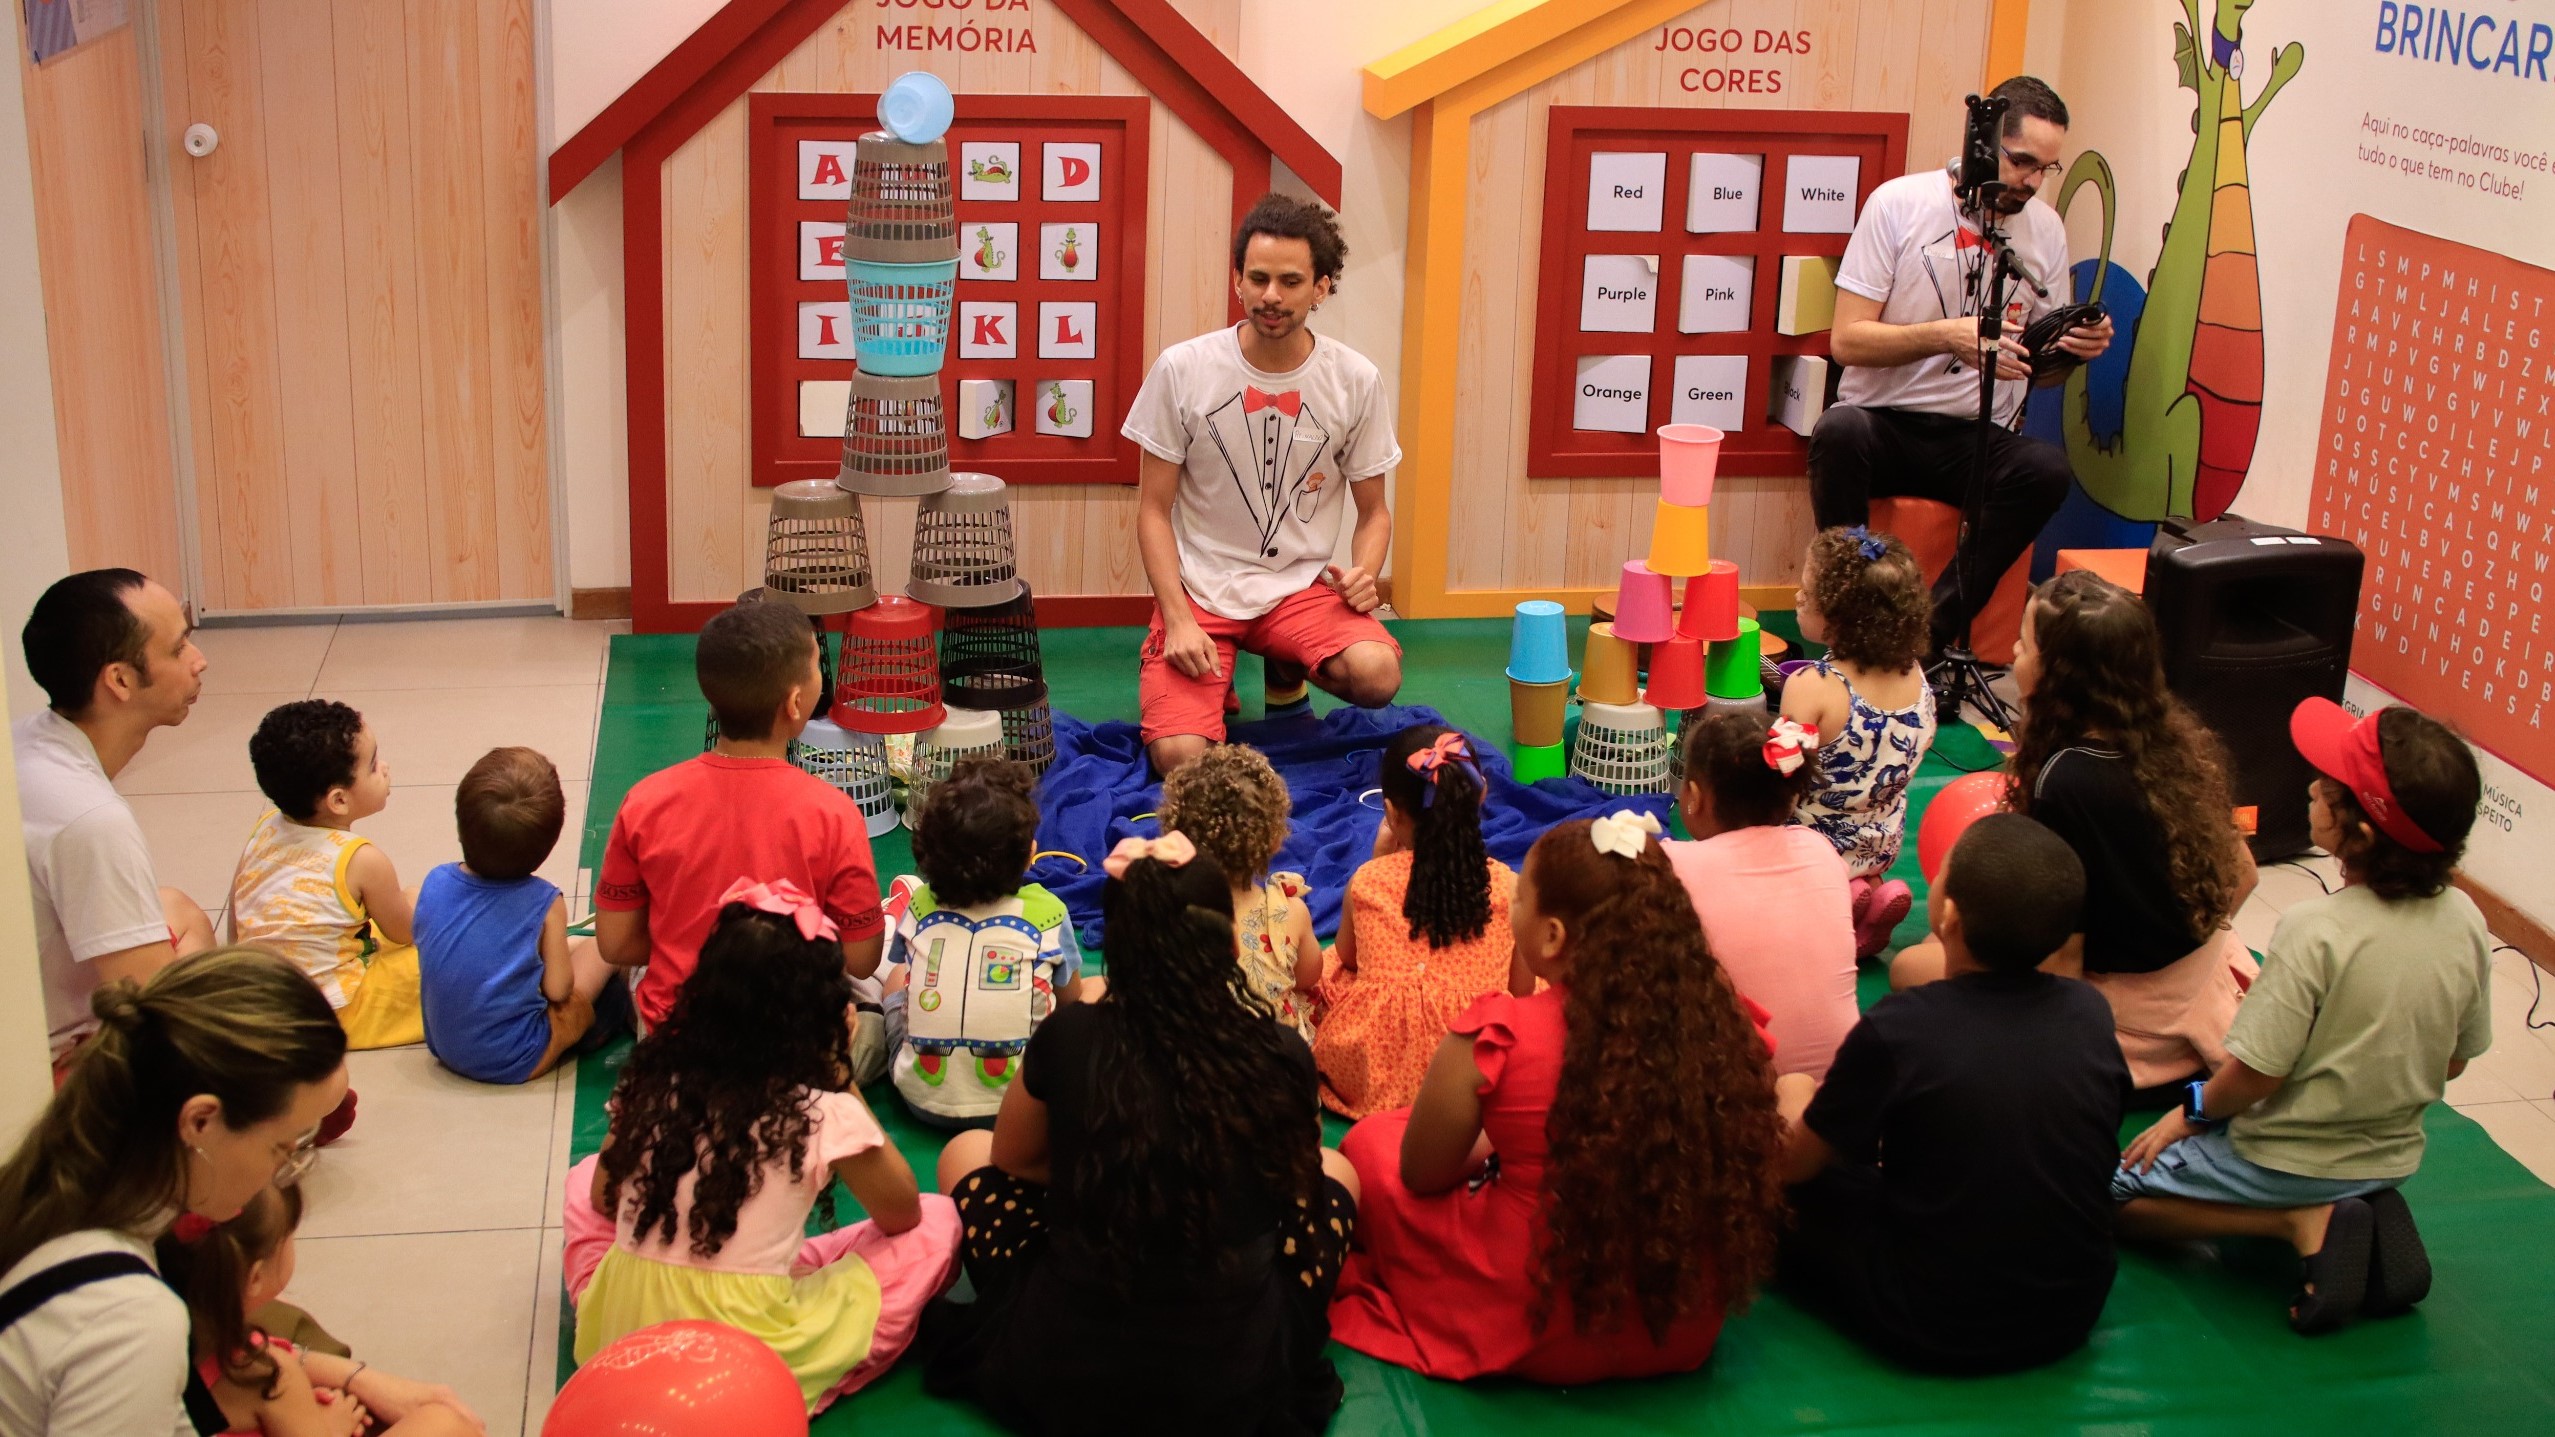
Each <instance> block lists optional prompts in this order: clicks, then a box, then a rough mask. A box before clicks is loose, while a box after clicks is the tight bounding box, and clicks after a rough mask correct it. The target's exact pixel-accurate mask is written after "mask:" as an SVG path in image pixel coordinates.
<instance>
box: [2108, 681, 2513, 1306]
mask: <svg viewBox="0 0 2555 1437" xmlns="http://www.w3.org/2000/svg"><path fill="white" fill-rule="evenodd" d="M2289 734H2290V738H2291V740H2292V741H2293V742H2295V743H2296V744H2297V746H2298V752H2299V753H2300V754H2302V755H2304V756H2305V758H2306V760H2307V762H2308V763H2310V764H2312V765H2314V766H2315V769H2316V772H2317V773H2318V774H2319V775H2321V777H2319V778H2317V779H2316V780H2315V781H2314V782H2313V783H2312V784H2310V785H2309V789H2308V799H2307V803H2308V820H2309V824H2310V827H2311V830H2312V832H2313V833H2314V836H2315V841H2316V843H2317V844H2318V845H2319V846H2321V847H2322V848H2323V849H2324V850H2325V851H2326V852H2327V853H2330V854H2332V855H2333V856H2334V857H2335V858H2336V859H2338V860H2339V861H2340V862H2341V865H2342V887H2341V888H2340V889H2339V890H2337V891H2336V892H2334V893H2332V894H2330V895H2328V896H2326V897H2323V898H2316V899H2310V900H2308V901H2307V902H2304V903H2301V904H2299V905H2298V906H2296V907H2294V908H2292V909H2290V910H2289V911H2288V912H2286V913H2284V914H2282V915H2281V917H2280V926H2279V927H2278V928H2277V929H2276V930H2274V931H2273V933H2272V935H2271V948H2270V951H2269V952H2268V953H2266V954H2265V955H2264V956H2263V960H2262V976H2261V977H2260V978H2259V979H2257V980H2255V982H2254V985H2253V988H2252V990H2251V991H2250V992H2249V993H2247V994H2246V996H2245V1000H2244V1004H2243V1006H2242V1007H2240V1008H2239V1009H2237V1010H2236V1019H2235V1023H2234V1026H2232V1027H2230V1028H2229V1029H2228V1030H2227V1053H2228V1062H2227V1063H2226V1064H2225V1065H2224V1066H2223V1067H2221V1068H2219V1069H2218V1071H2217V1074H2216V1075H2215V1076H2213V1077H2211V1078H2210V1079H2209V1080H2208V1081H2207V1082H2206V1083H2198V1082H2195V1083H2193V1084H2192V1085H2191V1087H2190V1089H2189V1091H2188V1093H2187V1094H2186V1096H2185V1099H2184V1103H2183V1106H2182V1107H2181V1108H2180V1109H2179V1110H2177V1111H2174V1112H2169V1113H2167V1114H2165V1116H2164V1117H2162V1118H2160V1119H2158V1120H2157V1122H2156V1125H2155V1126H2154V1127H2151V1128H2149V1129H2148V1130H2147V1131H2146V1132H2144V1133H2141V1134H2140V1135H2139V1136H2138V1138H2137V1140H2136V1141H2134V1142H2132V1143H2131V1144H2130V1145H2129V1149H2128V1151H2127V1152H2126V1153H2124V1154H2123V1155H2122V1157H2121V1165H2120V1173H2119V1176H2118V1177H2117V1178H2115V1179H2114V1181H2113V1183H2112V1195H2113V1196H2114V1197H2115V1198H2118V1199H2120V1200H2121V1201H2122V1202H2123V1204H2124V1205H2123V1206H2122V1208H2121V1211H2120V1219H2121V1228H2122V1230H2123V1231H2124V1232H2126V1233H2127V1234H2128V1235H2130V1236H2132V1237H2142V1238H2150V1239H2157V1240H2169V1241H2170V1240H2187V1239H2192V1238H2203V1237H2228V1236H2252V1237H2272V1238H2284V1239H2286V1240H2287V1241H2288V1242H2289V1243H2290V1244H2291V1245H2292V1246H2293V1247H2295V1248H2296V1249H2297V1251H2298V1254H2299V1256H2300V1257H2301V1258H2302V1259H2303V1260H2304V1261H2303V1266H2304V1268H2305V1283H2304V1286H2303V1288H2302V1290H2301V1291H2300V1292H2299V1293H2298V1294H2297V1296H2296V1298H2295V1299H2294V1300H2293V1302H2292V1303H2291V1306H2290V1309H2289V1324H2290V1326H2292V1327H2294V1328H2296V1329H2297V1330H2298V1331H2299V1332H2302V1333H2306V1334H2309V1335H2313V1334H2316V1333H2321V1332H2331V1331H2333V1330H2335V1329H2337V1328H2339V1327H2342V1326H2343V1325H2345V1324H2347V1323H2349V1322H2350V1321H2352V1320H2353V1319H2354V1318H2356V1317H2360V1316H2362V1315H2367V1316H2373V1317H2383V1316H2388V1315H2391V1314H2394V1313H2398V1312H2403V1311H2405V1310H2407V1309H2409V1308H2411V1307H2412V1306H2413V1304H2415V1303H2417V1302H2419V1301H2421V1300H2422V1298H2423V1296H2424V1295H2425V1294H2427V1293H2428V1292H2429V1291H2430V1288H2431V1261H2430V1258H2429V1256H2428V1254H2426V1253H2425V1252H2424V1251H2423V1249H2422V1236H2421V1233H2420V1232H2419V1231H2417V1230H2416V1229H2415V1227H2414V1225H2413V1213H2412V1210H2411V1209H2410V1208H2408V1207H2407V1206H2405V1202H2404V1198H2403V1196H2402V1195H2401V1194H2399V1193H2398V1192H2397V1191H2396V1188H2397V1187H2398V1186H2399V1185H2400V1184H2402V1183H2403V1182H2404V1180H2405V1179H2407V1178H2409V1177H2411V1176H2413V1173H2414V1170H2415V1169H2416V1168H2418V1167H2419V1166H2420V1165H2421V1162H2422V1114H2423V1111H2424V1110H2425V1109H2426V1108H2428V1107H2429V1106H2430V1105H2431V1104H2432V1103H2435V1102H2437V1101H2439V1098H2440V1095H2441V1093H2442V1091H2444V1090H2445V1089H2446V1087H2447V1086H2448V1083H2449V1081H2450V1080H2451V1079H2454V1078H2455V1077H2457V1075H2458V1074H2459V1073H2461V1072H2464V1071H2465V1070H2466V1065H2467V1063H2468V1062H2469V1061H2471V1060H2473V1059H2474V1058H2475V1057H2476V1056H2478V1055H2479V1054H2481V1053H2482V1052H2483V1051H2484V1049H2485V1048H2486V1046H2487V1045H2489V1044H2490V1043H2491V1042H2492V1037H2493V1021H2492V1007H2491V1003H2492V997H2491V995H2492V961H2491V953H2492V944H2493V940H2492V938H2491V936H2490V935H2488V934H2487V933H2486V932H2485V928H2484V916H2483V915H2482V914H2481V913H2479V912H2477V911H2476V907H2475V904H2474V902H2473V901H2472V900H2470V899H2468V898H2467V896H2466V895H2465V894H2463V893H2461V892H2459V891H2458V890H2457V889H2455V888H2452V887H2450V886H2449V872H2450V870H2451V869H2452V868H2454V867H2455V866H2456V864H2457V859H2458V854H2459V852H2460V850H2462V849H2463V848H2464V846H2465V844H2466V835H2467V830H2468V828H2469V827H2470V826H2472V825H2473V823H2474V821H2475V805H2476V802H2477V800H2478V799H2479V798H2480V797H2481V795H2482V779H2481V776H2480V775H2479V774H2478V772H2477V771H2476V767H2475V756H2474V755H2473V754H2472V753H2470V752H2468V750H2467V747H2466V744H2465V741H2464V740H2462V739H2460V738H2459V737H2458V736H2457V734H2456V733H2454V732H2452V731H2451V730H2450V729H2449V728H2448V727H2447V726H2446V725H2444V724H2442V723H2440V722H2439V721H2437V720H2436V719H2432V718H2429V717H2427V716H2425V715H2423V714H2420V713H2417V712H2415V711H2414V710H2412V709H2409V708H2388V709H2381V710H2379V711H2378V712H2376V713H2372V714H2369V715H2368V716H2366V717H2364V718H2357V719H2355V718H2353V717H2352V716H2351V715H2350V714H2349V713H2348V712H2346V711H2345V710H2344V709H2343V708H2342V707H2341V706H2340V705H2338V704H2335V703H2333V702H2331V701H2330V700H2327V699H2309V700H2307V701H2306V702H2305V703H2302V704H2300V705H2298V708H2297V711H2296V712H2295V713H2294V714H2292V715H2291V716H2290V719H2289Z"/></svg>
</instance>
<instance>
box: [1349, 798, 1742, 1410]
mask: <svg viewBox="0 0 2555 1437" xmlns="http://www.w3.org/2000/svg"><path fill="white" fill-rule="evenodd" d="M1658 828H1659V826H1658V820H1656V819H1654V818H1651V817H1649V816H1647V815H1643V814H1633V813H1629V812H1627V813H1618V814H1616V815H1614V816H1613V817H1611V818H1603V819H1598V820H1595V821H1594V822H1590V821H1587V820H1578V821H1574V822H1570V823H1564V824H1561V825H1558V826H1557V827H1555V828H1553V829H1552V830H1551V831H1550V832H1548V833H1546V834H1545V835H1544V836H1543V837H1542V838H1540V839H1537V840H1536V841H1535V846H1534V848H1533V849H1532V850H1531V851H1529V852H1528V854H1527V855H1526V871H1525V873H1524V874H1523V875H1521V876H1520V877H1519V879H1518V882H1517V896H1516V902H1515V905H1514V907H1513V908H1512V909H1511V912H1512V914H1513V929H1514V933H1515V938H1516V951H1517V955H1518V957H1519V959H1520V960H1521V961H1522V962H1523V963H1524V964H1525V965H1526V966H1527V967H1528V968H1530V969H1531V970H1532V971H1533V972H1534V974H1535V975H1536V976H1537V977H1540V978H1542V979H1544V980H1546V981H1547V982H1548V983H1549V985H1550V986H1549V987H1547V988H1545V989H1544V990H1543V991H1541V992H1538V993H1535V994H1533V995H1532V996H1529V997H1523V998H1520V997H1514V996H1511V995H1509V994H1506V993H1499V994H1493V995H1491V996H1489V997H1486V998H1483V999H1482V1000H1480V1001H1479V1002H1477V1003H1475V1004H1474V1005H1473V1006H1472V1008H1471V1009H1470V1010H1469V1011H1467V1012H1466V1013H1465V1014H1464V1015H1463V1016H1462V1017H1461V1018H1460V1019H1458V1020H1457V1021H1456V1023H1455V1026H1454V1031H1453V1032H1451V1033H1450V1034H1449V1035H1448V1036H1447V1038H1446V1040H1445V1041H1444V1042H1443V1043H1442V1044H1441V1045H1440V1046H1439V1047H1438V1050H1437V1056H1436V1058H1435V1059H1434V1060H1433V1061H1432V1062H1431V1064H1430V1066H1429V1070H1428V1076H1427V1078H1426V1080H1425V1081H1424V1082H1423V1084H1422V1086H1421V1089H1420V1095H1419V1101H1418V1102H1417V1103H1416V1104H1414V1105H1413V1106H1412V1107H1410V1108H1407V1109H1402V1110H1399V1111H1395V1112H1389V1113H1379V1114H1377V1115H1376V1116H1374V1117H1371V1118H1368V1119H1366V1120H1364V1121H1362V1122H1360V1123H1359V1124H1358V1125H1357V1126H1356V1127H1354V1128H1351V1129H1350V1130H1349V1134H1348V1139H1347V1141H1346V1142H1344V1143H1342V1144H1341V1151H1342V1152H1343V1153H1344V1154H1345V1155H1346V1156H1347V1158H1348V1160H1349V1161H1350V1162H1351V1163H1352V1164H1353V1165H1355V1167H1356V1169H1357V1177H1358V1183H1359V1191H1360V1194H1361V1196H1360V1199H1359V1203H1358V1241H1359V1243H1360V1246H1359V1247H1357V1248H1355V1249H1352V1250H1351V1252H1350V1254H1349V1257H1348V1262H1347V1266H1346V1268H1345V1270H1344V1271H1343V1273H1342V1275H1341V1278H1340V1287H1339V1293H1338V1296H1337V1297H1336V1298H1335V1299H1334V1300H1333V1302H1332V1305H1331V1330H1332V1335H1333V1336H1335V1337H1337V1338H1338V1339H1339V1340H1340V1341H1341V1342H1344V1343H1346V1344H1347V1345H1349V1346H1350V1347H1354V1348H1356V1349H1357V1350H1359V1351H1360V1352H1364V1353H1367V1354H1369V1355H1371V1356H1374V1357H1378V1358H1381V1359H1383V1360H1384V1361H1387V1362H1393V1363H1398V1364H1400V1365H1401V1366H1404V1367H1409V1368H1413V1369H1415V1370H1417V1371H1420V1372H1423V1373H1426V1374H1428V1375H1429V1376H1432V1377H1446V1378H1455V1379H1463V1378H1470V1377H1480V1376H1485V1375H1489V1374H1494V1373H1505V1374H1508V1375H1511V1376H1516V1377H1523V1378H1526V1379H1527V1380H1529V1381H1534V1382H1550V1383H1564V1384H1567V1383H1579V1382H1591V1381H1597V1380H1600V1379H1603V1378H1609V1377H1633V1376H1645V1375H1650V1374H1655V1373H1662V1372H1682V1371H1686V1370H1689V1369H1691V1368H1694V1367H1697V1366H1699V1365H1701V1364H1702V1362H1703V1360H1704V1359H1705V1358H1706V1357H1708V1356H1710V1355H1711V1352H1712V1345H1713V1342H1714V1340H1715V1339H1716V1338H1718V1337H1719V1335H1720V1332H1721V1320H1722V1317H1723V1315H1724V1314H1725V1313H1727V1312H1729V1311H1731V1310H1733V1309H1736V1308H1740V1307H1744V1306H1745V1305H1746V1304H1747V1302H1748V1300H1749V1299H1750V1298H1751V1297H1752V1296H1753V1295H1754V1293H1755V1291H1756V1287H1757V1284H1758V1283H1759V1282H1761V1281H1762V1280H1763V1279H1764V1278H1765V1276H1766V1274H1767V1273H1768V1271H1769V1270H1770V1269H1771V1268H1772V1266H1773V1262H1774V1244H1775V1232H1776V1227H1777V1219H1778V1216H1779V1215H1780V1213H1781V1211H1782V1204H1783V1186H1782V1177H1781V1174H1780V1172H1779V1170H1778V1168H1777V1166H1776V1164H1777V1161H1778V1158H1779V1156H1780V1154H1781V1151H1782V1143H1783V1129H1782V1124H1781V1122H1780V1121H1779V1119H1778V1118H1777V1117H1776V1114H1775V1107H1774V1078H1773V1074H1772V1072H1771V1070H1770V1069H1769V1068H1768V1066H1767V1062H1766V1056H1767V1055H1766V1048H1765V1043H1764V1038H1763V1033H1762V1029H1761V1028H1760V1027H1758V1026H1756V1025H1755V1024H1754V1023H1752V1021H1751V1014H1750V1011H1749V1005H1748V1004H1747V1002H1746V1000H1744V999H1742V998H1740V997H1739V995H1738V994H1737V993H1735V992H1734V991H1732V989H1731V987H1730V981H1729V979H1728V977H1727V976H1725V975H1724V974H1723V973H1722V971H1721V965H1720V964H1719V963H1716V962H1715V961H1713V957H1712V954H1711V952H1710V951H1709V950H1708V949H1707V948H1705V946H1704V941H1703V930H1702V927H1701V925H1700V924H1698V923H1697V922H1696V920H1695V916H1694V909H1693V907H1692V906H1691V905H1690V904H1689V903H1688V902H1687V901H1686V894H1685V889H1684V888H1683V887H1682V886H1681V885H1680V884H1679V883H1678V882H1677V876H1676V873H1675V871H1674V870H1673V869H1671V868H1670V867H1669V864H1668V858H1667V855H1666V854H1665V853H1663V852H1661V851H1660V848H1659V844H1658V842H1657V841H1656V835H1657V833H1658Z"/></svg>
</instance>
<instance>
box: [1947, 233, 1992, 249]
mask: <svg viewBox="0 0 2555 1437" xmlns="http://www.w3.org/2000/svg"><path fill="white" fill-rule="evenodd" d="M1986 246H1987V241H1985V240H1983V239H1980V238H1979V237H1978V231H1976V230H1964V229H1956V230H1954V231H1952V248H1953V249H1954V250H1965V249H1984V248H1986Z"/></svg>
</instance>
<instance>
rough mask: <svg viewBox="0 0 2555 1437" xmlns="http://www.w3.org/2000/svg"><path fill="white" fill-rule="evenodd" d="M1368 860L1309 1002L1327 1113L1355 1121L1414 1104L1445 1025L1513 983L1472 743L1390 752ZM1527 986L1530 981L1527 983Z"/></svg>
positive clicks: (1500, 885)
mask: <svg viewBox="0 0 2555 1437" xmlns="http://www.w3.org/2000/svg"><path fill="white" fill-rule="evenodd" d="M1376 781H1377V783H1378V784H1379V785H1380V786H1381V787H1382V788H1383V791H1384V792H1383V799H1384V821H1383V822H1382V823H1380V824H1378V825H1376V830H1375V856H1374V857H1373V858H1372V859H1369V860H1368V861H1367V862H1366V863H1365V864H1363V865H1361V866H1360V867H1359V868H1358V870H1357V873H1356V874H1355V875H1354V876H1353V877H1351V878H1350V879H1349V885H1348V902H1347V903H1346V904H1344V905H1343V906H1342V908H1341V912H1340V931H1339V939H1338V942H1337V943H1336V945H1335V946H1334V947H1333V948H1332V950H1331V961H1330V962H1329V964H1328V965H1327V970H1328V971H1326V972H1325V973H1324V974H1323V976H1322V987H1321V990H1320V991H1319V992H1318V993H1317V994H1316V995H1315V1002H1316V1004H1317V1008H1316V1012H1317V1014H1318V1020H1317V1022H1316V1025H1315V1027H1314V1030H1313V1060H1314V1062H1315V1064H1316V1065H1317V1066H1319V1067H1320V1068H1321V1070H1322V1103H1323V1105H1324V1106H1326V1107H1328V1108H1330V1109H1331V1110H1332V1111H1334V1112H1337V1113H1341V1114H1344V1115H1346V1116H1348V1117H1352V1118H1362V1117H1365V1116H1366V1115H1367V1114H1369V1113H1380V1112H1382V1111H1384V1110H1385V1109H1387V1108H1398V1107H1403V1106H1406V1105H1407V1104H1409V1102H1410V1101H1411V1099H1412V1098H1413V1097H1415V1096H1417V1095H1418V1093H1419V1081H1420V1076H1421V1075H1422V1074H1424V1073H1426V1072H1427V1071H1428V1061H1429V1055H1430V1054H1432V1053H1435V1052H1436V1051H1437V1044H1438V1040H1439V1039H1441V1038H1444V1037H1445V1036H1446V1025H1447V1024H1448V1023H1450V1022H1452V1021H1454V1019H1455V1016H1456V1015H1457V1014H1459V1013H1461V1012H1463V1011H1464V1010H1465V1009H1466V1008H1469V1007H1471V1006H1472V1004H1473V1000H1475V999H1477V998H1479V997H1481V996H1482V995H1483V994H1486V993H1498V992H1504V991H1507V990H1508V988H1509V986H1510V984H1511V983H1512V982H1513V981H1515V977H1516V975H1515V973H1514V972H1513V969H1514V966H1515V965H1514V963H1513V962H1512V960H1511V952H1512V948H1511V942H1510V938H1509V932H1508V904H1509V897H1510V895H1511V894H1513V893H1514V892H1516V889H1517V875H1516V874H1515V873H1514V872H1511V871H1510V869H1509V867H1508V865H1507V864H1505V863H1502V862H1500V861H1499V860H1497V859H1495V858H1492V857H1491V856H1490V853H1489V851H1488V850H1487V849H1485V848H1484V847H1483V846H1482V799H1483V798H1484V796H1485V795H1486V794H1487V792H1488V785H1487V783H1485V781H1484V780H1483V778H1482V767H1481V760H1480V759H1479V757H1478V756H1477V755H1476V752H1475V749H1474V745H1473V740H1472V738H1471V737H1470V736H1469V735H1467V734H1462V733H1458V732H1456V731H1455V730H1453V729H1450V728H1445V727H1442V726H1440V725H1437V724H1419V725H1416V726H1414V727H1411V728H1406V729H1404V730H1402V731H1401V732H1400V733H1398V734H1395V735H1394V736H1393V741H1392V743H1390V744H1388V745H1386V746H1385V749H1384V757H1383V761H1382V767H1381V769H1380V771H1379V773H1378V775H1377V779H1376ZM1526 981H1527V983H1528V985H1529V989H1530V990H1531V987H1532V982H1533V980H1532V979H1527V980H1526Z"/></svg>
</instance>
